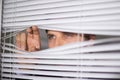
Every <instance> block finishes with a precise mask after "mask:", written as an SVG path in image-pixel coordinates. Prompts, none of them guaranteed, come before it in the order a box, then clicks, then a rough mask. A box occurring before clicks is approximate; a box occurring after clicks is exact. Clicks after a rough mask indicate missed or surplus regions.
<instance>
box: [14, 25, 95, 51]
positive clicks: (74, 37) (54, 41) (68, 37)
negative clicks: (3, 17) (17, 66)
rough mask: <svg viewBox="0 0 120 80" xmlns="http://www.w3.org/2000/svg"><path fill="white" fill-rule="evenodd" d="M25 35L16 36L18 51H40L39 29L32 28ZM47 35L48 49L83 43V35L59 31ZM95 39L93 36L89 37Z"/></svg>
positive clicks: (50, 31)
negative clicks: (78, 42)
mask: <svg viewBox="0 0 120 80" xmlns="http://www.w3.org/2000/svg"><path fill="white" fill-rule="evenodd" d="M26 32H27V35H26V33H25V32H22V33H18V34H17V35H16V46H17V47H18V48H17V49H18V50H27V51H29V52H33V51H37V50H40V45H41V41H40V35H39V29H38V27H37V26H32V27H30V28H28V29H27V30H26ZM47 35H48V47H49V48H54V47H57V46H62V45H65V44H68V43H72V42H77V41H84V40H85V38H84V35H83V34H82V35H78V34H76V33H69V32H60V31H52V30H49V31H47ZM90 38H91V40H92V38H95V37H94V35H92V36H91V37H90Z"/></svg>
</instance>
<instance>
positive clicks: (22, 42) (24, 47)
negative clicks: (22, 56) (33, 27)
mask: <svg viewBox="0 0 120 80" xmlns="http://www.w3.org/2000/svg"><path fill="white" fill-rule="evenodd" d="M20 39H21V40H20V41H21V50H26V48H27V46H26V44H27V43H26V42H27V41H26V40H27V38H26V33H25V32H22V33H21V35H20Z"/></svg>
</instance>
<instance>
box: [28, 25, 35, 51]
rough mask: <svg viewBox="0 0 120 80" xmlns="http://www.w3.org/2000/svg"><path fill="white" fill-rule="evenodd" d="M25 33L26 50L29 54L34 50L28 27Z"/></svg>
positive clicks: (31, 33)
mask: <svg viewBox="0 0 120 80" xmlns="http://www.w3.org/2000/svg"><path fill="white" fill-rule="evenodd" d="M26 31H27V48H28V49H27V50H28V51H29V52H31V51H32V50H33V48H34V44H33V31H32V28H31V27H29V28H28V29H27V30H26Z"/></svg>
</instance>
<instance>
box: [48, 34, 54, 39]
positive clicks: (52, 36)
mask: <svg viewBox="0 0 120 80" xmlns="http://www.w3.org/2000/svg"><path fill="white" fill-rule="evenodd" d="M47 36H48V40H52V39H55V35H53V34H48V35H47Z"/></svg>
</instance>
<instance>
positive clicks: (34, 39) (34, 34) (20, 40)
mask: <svg viewBox="0 0 120 80" xmlns="http://www.w3.org/2000/svg"><path fill="white" fill-rule="evenodd" d="M26 33H27V34H26ZM40 44H41V43H40V34H39V29H38V27H37V26H32V27H29V28H28V29H26V32H20V33H18V34H17V35H16V46H17V47H18V48H17V49H18V50H26V51H29V52H33V51H37V50H40Z"/></svg>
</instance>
